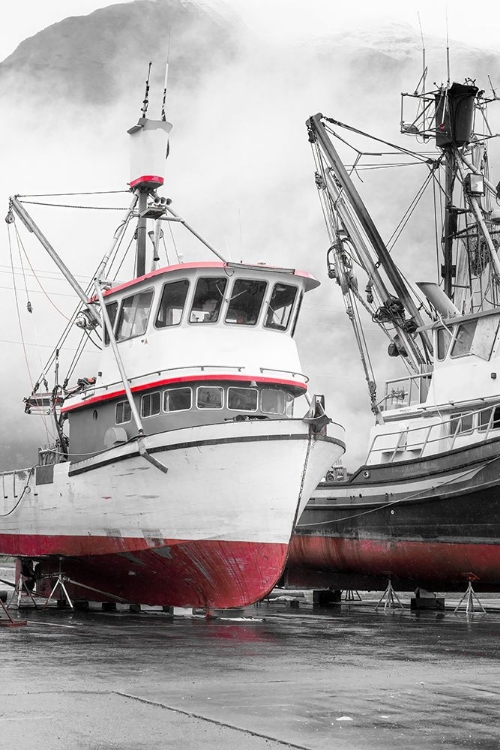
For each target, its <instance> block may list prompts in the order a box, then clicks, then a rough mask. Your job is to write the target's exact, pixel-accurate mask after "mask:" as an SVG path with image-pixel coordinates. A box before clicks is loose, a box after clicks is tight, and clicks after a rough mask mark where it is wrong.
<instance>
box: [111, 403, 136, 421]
mask: <svg viewBox="0 0 500 750" xmlns="http://www.w3.org/2000/svg"><path fill="white" fill-rule="evenodd" d="M131 419H132V410H131V408H130V404H129V402H128V401H119V402H118V403H117V404H116V412H115V422H116V424H124V423H125V422H130V420H131Z"/></svg>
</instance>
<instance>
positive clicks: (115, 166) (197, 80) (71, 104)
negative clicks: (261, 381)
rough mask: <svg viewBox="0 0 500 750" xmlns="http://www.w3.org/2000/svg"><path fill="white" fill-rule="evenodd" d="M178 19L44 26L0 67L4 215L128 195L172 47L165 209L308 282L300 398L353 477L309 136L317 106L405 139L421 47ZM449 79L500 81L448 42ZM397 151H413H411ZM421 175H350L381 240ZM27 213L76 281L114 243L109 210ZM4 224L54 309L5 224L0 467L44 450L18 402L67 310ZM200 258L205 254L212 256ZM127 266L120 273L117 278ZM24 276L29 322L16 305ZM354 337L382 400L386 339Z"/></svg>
mask: <svg viewBox="0 0 500 750" xmlns="http://www.w3.org/2000/svg"><path fill="white" fill-rule="evenodd" d="M212 5H213V4H212ZM146 6H147V7H146ZM188 6H189V4H187V3H183V4H180V3H177V2H174V0H164V2H162V0H158V2H156V3H151V2H147V0H136V1H135V2H133V3H127V4H123V5H119V4H115V5H113V7H112V8H109V9H104V10H100V11H97V12H96V13H94V14H92V15H91V16H88V17H87V18H82V19H72V20H71V22H64V23H63V24H57V25H56V26H53V27H51V28H49V29H47V30H46V31H45V32H42V33H41V34H38V35H37V36H35V37H34V38H33V39H31V40H29V41H28V42H25V44H24V45H22V47H20V48H19V49H18V50H17V51H16V52H15V53H14V54H13V55H12V56H11V57H10V58H8V59H7V60H6V61H5V62H4V63H3V64H2V65H0V95H1V96H2V98H3V100H4V108H5V109H7V110H8V112H9V116H8V117H4V118H3V120H2V123H1V125H0V127H1V129H2V143H3V144H4V154H3V158H2V173H1V175H0V195H1V197H2V200H3V202H4V207H5V213H6V211H7V202H8V195H9V194H12V193H22V194H33V193H34V194H38V193H43V194H46V193H63V192H66V191H69V192H76V191H100V190H106V189H109V190H126V183H127V181H128V179H129V175H128V143H127V139H128V136H127V133H126V130H127V128H129V127H130V126H131V125H132V124H134V122H135V121H136V120H137V118H138V116H139V113H140V112H139V110H140V106H141V103H142V98H143V94H144V79H145V76H146V73H147V67H148V62H149V60H150V58H152V60H153V76H152V81H151V95H150V109H149V114H150V115H151V116H155V115H159V111H160V104H161V94H162V91H161V89H162V83H161V82H162V79H163V68H164V64H165V60H166V57H167V49H169V52H168V54H169V60H170V71H171V75H170V79H169V81H170V83H169V91H168V102H167V115H168V119H169V120H170V121H171V122H172V123H173V125H174V129H173V131H172V134H171V150H170V156H169V159H168V162H167V179H166V188H165V190H164V194H166V195H168V196H169V197H171V198H172V199H173V204H172V207H173V208H174V210H175V211H176V212H177V213H179V214H181V215H182V216H183V218H185V219H186V220H187V221H188V222H189V223H190V224H192V225H193V226H194V227H195V228H196V229H197V231H199V232H200V234H201V235H202V236H204V237H205V238H206V239H207V240H208V241H209V242H210V243H211V244H212V245H214V246H215V247H216V248H217V249H218V251H220V252H221V253H222V254H223V255H225V256H226V257H228V258H231V259H233V260H244V261H247V262H257V261H261V260H265V261H266V262H267V263H270V264H275V265H285V266H293V267H300V268H303V269H304V270H307V271H309V272H311V273H313V274H314V275H315V276H317V277H318V278H319V279H320V280H321V282H322V286H321V287H320V289H319V290H317V291H314V292H312V293H310V294H309V295H308V296H307V297H306V301H305V303H304V308H303V315H302V320H301V323H300V325H299V328H298V331H297V341H298V345H299V349H300V353H301V358H302V364H303V371H304V372H306V373H307V374H308V375H309V376H310V381H311V384H310V390H311V393H324V394H325V395H326V399H327V406H328V411H329V414H330V415H331V416H332V418H333V419H334V420H335V421H338V422H341V423H342V424H344V425H345V426H346V428H347V440H348V445H349V451H348V455H347V463H348V465H349V467H350V468H354V467H355V465H356V464H357V463H359V462H360V461H361V460H362V459H363V456H364V453H365V451H366V448H367V442H368V431H369V427H370V425H371V423H372V415H371V412H370V409H369V398H368V394H367V389H366V385H365V381H364V376H363V371H362V367H361V364H360V361H359V357H358V356H357V352H356V349H355V346H354V341H353V337H352V334H351V327H350V323H349V321H348V319H347V316H346V315H345V313H344V312H343V304H342V297H341V293H340V288H339V287H338V286H337V285H336V284H335V283H334V282H332V281H331V280H329V279H328V278H327V275H326V266H325V255H326V251H327V249H328V236H327V233H326V230H325V226H324V222H323V217H322V213H321V209H320V204H319V201H318V197H317V193H316V187H315V183H314V162H313V159H312V156H311V150H310V144H309V143H308V140H307V134H306V128H305V125H304V123H305V120H306V119H307V118H308V117H309V116H310V115H312V114H315V113H316V112H318V111H322V112H323V113H324V114H325V115H328V116H333V117H335V118H336V119H339V120H341V121H345V122H348V123H351V124H353V125H355V126H357V127H361V128H362V129H364V130H368V131H370V132H373V133H374V134H376V135H378V136H380V137H384V138H387V139H388V140H390V141H398V140H399V141H401V136H399V121H400V98H399V95H400V91H403V90H405V91H407V90H413V88H414V87H415V86H416V84H417V82H418V79H419V77H420V74H421V41H420V37H419V34H418V32H417V31H416V30H415V29H414V28H413V27H412V26H409V25H404V24H401V23H395V22H392V23H390V24H389V25H387V23H385V25H383V26H378V25H377V24H376V23H375V22H374V21H370V24H369V27H368V28H363V26H362V25H360V24H359V23H357V24H356V26H354V24H353V25H352V27H351V28H347V30H345V29H344V30H343V31H342V33H340V34H337V35H335V34H330V35H329V36H321V34H314V35H310V36H309V38H307V35H306V36H304V35H303V36H302V38H301V39H300V40H298V39H297V35H296V34H295V35H290V37H289V38H287V37H286V36H285V37H283V38H281V39H279V40H278V39H277V38H276V35H275V34H274V35H270V34H267V35H266V34H264V33H262V30H259V28H258V27H255V28H251V26H250V25H249V24H248V23H247V22H246V21H245V19H244V18H238V17H236V16H235V15H234V14H229V15H228V16H225V15H224V14H223V11H224V7H225V6H224V4H222V5H221V4H219V5H217V14H216V15H213V13H212V11H211V10H209V11H206V10H205V8H206V4H205V5H203V6H201V7H202V9H201V10H198V8H197V6H196V4H195V3H193V4H191V6H190V7H188ZM143 9H145V10H144V12H147V14H148V19H147V23H146V22H144V23H143V24H142V25H141V21H140V18H139V16H138V15H137V14H138V12H139V11H142V10H143ZM332 12H333V9H332ZM207 13H208V15H207ZM330 26H331V24H330ZM110 40H112V43H111V42H110ZM426 47H427V58H428V64H429V66H430V75H429V79H428V80H429V81H436V82H437V83H441V82H442V81H443V80H446V70H445V54H444V48H445V43H444V42H443V41H442V40H439V39H433V38H431V37H429V38H428V40H427V41H426ZM453 50H454V51H455V56H453ZM452 68H453V77H454V78H456V79H457V80H462V79H463V77H464V76H465V75H469V76H471V77H473V78H475V77H477V78H478V79H479V77H481V82H480V85H482V86H484V87H486V86H487V85H488V81H487V78H486V74H487V73H489V74H490V75H491V77H492V80H493V81H494V82H495V81H497V82H500V69H499V58H498V57H496V56H494V55H493V54H492V53H489V54H487V55H486V54H480V53H479V52H478V51H477V50H468V49H467V48H465V47H464V46H463V45H461V44H459V43H456V44H455V43H452ZM404 145H406V146H409V147H413V146H414V145H415V144H413V143H410V142H409V141H408V139H406V140H404ZM365 175H366V176H365ZM424 177H425V173H424V172H423V171H419V172H418V174H417V170H412V172H411V174H410V173H408V171H407V172H406V173H405V174H404V175H402V176H401V177H397V178H396V177H395V176H394V175H392V174H391V178H390V180H388V179H387V175H384V174H382V175H378V174H372V173H369V174H368V173H363V182H362V183H361V182H359V184H358V189H359V190H360V191H361V192H362V194H363V196H364V197H365V200H366V203H367V206H368V208H369V210H370V211H371V213H372V214H373V217H374V218H375V220H376V221H377V223H378V224H379V227H380V230H381V232H382V235H383V237H384V238H388V237H389V236H390V235H391V233H392V231H393V230H394V228H395V227H396V225H397V224H398V222H399V220H400V218H401V216H402V214H403V212H404V210H405V208H406V204H407V203H409V201H410V200H411V199H412V198H413V196H414V194H415V193H416V191H417V189H418V187H419V186H420V184H421V183H422V182H423V179H424ZM34 200H38V199H34ZM40 200H42V199H40ZM45 200H47V201H49V200H52V199H49V198H47V199H45ZM61 200H63V202H64V203H74V204H77V205H80V204H82V205H83V204H85V205H100V206H101V207H108V208H113V209H114V208H116V207H125V206H126V205H128V203H129V200H130V198H129V196H128V195H127V194H126V193H124V194H119V195H114V196H111V197H102V196H88V197H86V198H83V197H76V196H75V197H74V198H71V199H61ZM54 202H55V201H54ZM27 208H28V209H29V210H30V212H31V213H32V214H33V216H34V217H35V220H36V221H37V222H38V223H39V225H40V227H41V228H42V231H43V232H44V233H45V235H46V236H47V237H48V238H49V239H50V241H51V242H52V243H53V245H54V247H55V248H56V249H57V250H58V252H60V254H61V255H62V256H63V258H64V260H65V262H66V263H67V265H68V266H69V267H70V268H71V269H72V271H73V272H74V273H75V274H76V275H77V276H78V278H79V279H81V282H82V284H85V283H86V281H88V280H89V279H90V277H91V274H92V271H93V269H94V268H95V266H96V265H97V263H98V261H99V259H100V257H101V256H102V254H103V253H104V251H105V250H106V249H107V248H108V247H109V245H110V242H111V239H112V235H113V232H114V230H115V228H116V226H117V224H118V223H119V220H120V216H121V213H120V212H119V211H116V210H107V211H105V210H102V211H98V212H95V213H94V212H90V211H87V210H84V209H78V210H73V209H70V208H65V209H61V210H60V211H56V209H54V208H45V207H41V206H35V205H33V206H28V207H27ZM425 208H426V206H425V204H424V205H423V206H422V207H421V209H420V210H419V211H418V212H417V213H416V215H415V219H414V221H413V222H412V223H411V224H410V225H409V227H408V233H407V234H406V235H405V238H402V240H401V241H400V243H398V245H397V246H396V249H395V251H394V253H395V257H396V259H397V261H398V262H400V263H401V265H402V267H403V269H404V270H405V271H406V272H407V274H408V275H410V276H411V278H412V279H414V280H422V279H425V278H429V277H431V278H432V279H434V278H435V270H434V268H433V260H434V254H435V250H434V244H433V237H432V227H430V228H427V226H426V223H427V222H428V221H429V217H428V216H426V215H425V212H424V209H425ZM427 208H428V206H427ZM17 226H18V228H19V234H20V236H21V237H22V239H23V242H24V245H25V249H26V254H27V255H28V257H29V261H30V263H31V266H32V267H33V269H35V271H36V272H37V275H38V276H39V278H40V282H41V284H42V285H43V287H44V289H45V290H46V292H47V294H48V296H49V297H50V298H51V299H50V300H49V299H48V298H47V296H46V295H45V294H44V293H43V292H42V291H41V289H40V286H39V285H38V282H37V280H36V278H34V277H33V275H32V273H31V269H30V266H29V265H28V263H27V261H26V258H25V256H24V252H23V251H22V250H21V257H22V259H23V265H24V268H25V275H23V273H22V270H21V262H20V256H19V252H18V249H17V245H16V241H15V233H14V231H13V227H12V226H11V228H10V232H11V240H12V241H11V248H12V259H13V263H14V266H15V270H16V273H15V275H14V278H15V280H16V286H17V287H18V291H17V294H18V303H19V317H20V323H21V326H22V331H23V337H24V340H25V342H26V358H25V355H24V351H23V347H22V345H21V344H20V341H21V337H20V328H19V320H18V316H17V311H16V304H15V297H14V293H13V291H12V289H13V280H12V278H13V277H12V273H11V271H10V266H11V257H10V249H9V242H8V238H7V230H5V233H4V235H3V238H2V241H1V245H0V248H1V252H2V260H1V261H0V264H1V265H0V271H1V277H0V278H1V281H0V287H1V288H2V301H1V306H0V311H1V314H2V318H3V320H4V326H3V330H2V334H1V339H2V342H1V345H2V352H3V357H2V364H1V366H0V367H1V369H0V374H1V387H2V405H3V412H2V414H3V420H2V424H1V427H0V444H1V445H2V446H3V451H2V454H1V455H0V463H1V466H2V467H3V468H12V467H13V465H17V466H19V465H29V464H31V463H33V462H34V461H35V460H36V448H37V446H38V445H39V444H44V443H46V442H47V441H48V440H49V439H50V433H51V431H52V428H51V427H50V425H44V424H43V422H42V423H41V420H40V418H38V417H28V416H25V415H24V413H23V403H22V399H23V397H24V396H27V395H29V393H30V391H31V383H32V382H33V381H34V380H35V379H36V378H37V377H38V375H39V374H40V371H41V370H42V368H43V364H44V362H45V360H46V359H47V357H48V354H49V353H50V346H51V345H53V344H55V343H56V341H57V339H58V336H59V333H60V331H61V330H62V329H63V328H64V326H65V325H66V319H65V316H66V317H69V315H70V314H71V312H72V309H73V307H74V298H73V297H72V293H71V290H70V288H69V286H68V285H67V283H66V282H65V281H64V280H62V279H61V278H60V275H59V274H58V273H56V272H55V269H54V266H53V265H52V264H51V261H50V259H49V258H48V257H47V256H46V254H45V252H44V251H43V249H41V248H40V247H39V245H38V243H37V241H36V240H35V238H34V237H33V236H32V235H29V234H28V233H27V232H26V231H25V230H24V228H23V227H22V225H21V224H20V222H19V221H17ZM174 229H175V230H176V234H175V239H176V245H177V246H178V248H179V249H180V250H181V251H182V252H183V254H184V259H185V260H190V259H195V258H199V252H198V249H199V248H198V246H195V245H194V243H193V242H192V241H191V240H189V238H188V237H187V236H186V234H185V232H182V228H180V227H175V228H174ZM167 239H168V238H167ZM171 249H172V248H171ZM203 257H204V259H208V257H209V256H208V253H207V254H205V253H204V256H203ZM417 259H418V261H417ZM130 268H131V266H130V265H129V266H128V271H129V272H130ZM126 270H127V267H126V266H124V269H123V271H122V273H121V276H126V275H127V274H126V272H125V271H126ZM416 270H418V272H419V275H418V278H416V277H415V271H416ZM420 272H421V273H420ZM432 274H434V276H433V275H432ZM25 277H26V282H27V288H28V290H30V291H29V293H28V297H29V299H30V301H31V303H32V307H33V312H32V313H29V312H28V310H27V308H26V303H27V295H26V291H25ZM54 304H55V305H56V306H57V308H58V309H57V310H56V309H55V307H54ZM366 333H367V339H368V342H369V343H371V344H372V345H373V349H374V352H375V355H374V365H375V370H376V376H377V380H378V382H379V390H380V398H381V397H382V390H381V389H382V385H383V379H384V378H385V377H397V376H399V375H401V374H403V373H404V369H403V368H402V366H401V365H400V364H399V363H398V362H395V361H394V360H389V359H388V358H387V356H385V350H386V348H387V347H386V339H385V337H382V335H381V334H380V333H379V332H378V330H377V329H376V328H375V326H374V324H373V323H371V322H370V321H368V322H367V325H366ZM78 338H79V333H78V331H75V332H74V334H73V335H72V337H71V338H70V339H69V341H68V344H67V347H68V348H67V350H66V351H62V352H61V372H62V373H63V374H64V371H65V367H67V365H68V364H69V362H70V361H71V359H72V356H73V352H74V348H75V347H76V345H77V341H78ZM93 368H95V352H94V351H93V350H92V349H88V352H87V351H86V353H85V354H84V357H83V358H82V361H81V365H79V366H78V368H77V369H76V371H75V375H76V376H77V377H82V376H85V375H91V374H92V373H93ZM28 370H29V371H28ZM52 382H53V381H52V380H51V384H52ZM304 408H305V407H304ZM47 431H48V433H49V434H47Z"/></svg>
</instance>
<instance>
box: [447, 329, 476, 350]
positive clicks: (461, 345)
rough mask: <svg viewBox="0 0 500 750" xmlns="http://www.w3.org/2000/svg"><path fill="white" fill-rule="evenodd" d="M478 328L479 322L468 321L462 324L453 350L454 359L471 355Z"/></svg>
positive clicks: (456, 335)
mask: <svg viewBox="0 0 500 750" xmlns="http://www.w3.org/2000/svg"><path fill="white" fill-rule="evenodd" d="M476 326H477V320H468V321H467V322H466V323H460V325H459V326H458V328H457V332H456V334H455V341H454V342H453V346H452V348H451V356H452V357H465V356H466V355H467V354H469V353H470V350H471V347H472V341H473V339H474V333H475V330H476Z"/></svg>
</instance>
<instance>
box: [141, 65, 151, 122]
mask: <svg viewBox="0 0 500 750" xmlns="http://www.w3.org/2000/svg"><path fill="white" fill-rule="evenodd" d="M152 65H153V63H152V62H151V61H150V63H149V66H148V77H147V79H146V91H145V92H144V99H143V101H142V107H141V112H142V117H146V113H147V111H148V104H149V77H150V75H151V66H152Z"/></svg>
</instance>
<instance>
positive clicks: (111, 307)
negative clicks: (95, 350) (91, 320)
mask: <svg viewBox="0 0 500 750" xmlns="http://www.w3.org/2000/svg"><path fill="white" fill-rule="evenodd" d="M106 310H107V312H108V317H109V321H110V323H111V328H114V327H115V320H116V313H117V312H118V302H109V303H108V304H107V305H106ZM104 344H105V346H108V344H109V333H108V329H107V327H106V326H104Z"/></svg>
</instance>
